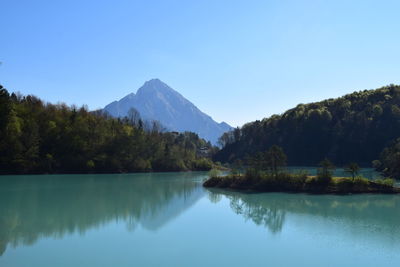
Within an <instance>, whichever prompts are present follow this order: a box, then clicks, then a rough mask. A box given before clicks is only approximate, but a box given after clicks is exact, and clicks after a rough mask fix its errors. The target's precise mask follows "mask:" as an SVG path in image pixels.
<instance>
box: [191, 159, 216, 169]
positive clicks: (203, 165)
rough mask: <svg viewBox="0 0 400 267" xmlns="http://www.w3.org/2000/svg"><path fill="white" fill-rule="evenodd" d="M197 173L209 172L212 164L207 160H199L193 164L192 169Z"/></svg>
mask: <svg viewBox="0 0 400 267" xmlns="http://www.w3.org/2000/svg"><path fill="white" fill-rule="evenodd" d="M193 169H195V170H197V171H209V170H211V169H212V163H211V161H210V160H209V159H206V158H201V159H198V160H196V161H195V162H194V168H193Z"/></svg>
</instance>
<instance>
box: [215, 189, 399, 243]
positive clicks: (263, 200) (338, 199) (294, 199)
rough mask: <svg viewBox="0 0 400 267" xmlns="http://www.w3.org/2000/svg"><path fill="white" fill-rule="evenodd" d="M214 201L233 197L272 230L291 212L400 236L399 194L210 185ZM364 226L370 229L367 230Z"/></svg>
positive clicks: (237, 207) (234, 204)
mask: <svg viewBox="0 0 400 267" xmlns="http://www.w3.org/2000/svg"><path fill="white" fill-rule="evenodd" d="M209 191H210V192H209V193H210V195H209V197H210V200H211V201H215V199H219V198H221V195H222V196H225V197H227V198H228V199H229V200H230V206H231V208H232V210H233V211H234V212H235V213H237V214H241V215H242V216H243V217H245V218H246V219H250V220H252V221H253V222H254V223H255V224H257V225H262V226H265V227H267V228H268V229H269V230H270V231H271V232H273V233H276V232H280V231H281V230H282V228H283V225H284V222H285V219H286V217H287V216H288V214H298V215H305V216H308V217H311V216H318V217H321V218H325V219H328V220H331V221H334V220H335V221H340V222H341V223H343V224H345V225H346V227H347V229H350V232H353V233H354V231H353V230H357V232H358V233H361V234H362V235H365V236H368V235H371V234H379V235H380V237H382V236H385V235H387V236H388V238H400V197H399V196H397V195H377V194H376V195H372V194H371V195H352V196H334V195H305V194H279V193H276V194H275V193H267V194H243V193H237V192H232V191H226V190H219V189H209ZM366 225H368V226H376V227H377V228H379V233H378V232H376V233H370V232H368V229H367V228H363V227H365V226H366ZM363 229H367V231H364V230H363Z"/></svg>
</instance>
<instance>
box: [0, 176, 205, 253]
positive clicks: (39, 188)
mask: <svg viewBox="0 0 400 267" xmlns="http://www.w3.org/2000/svg"><path fill="white" fill-rule="evenodd" d="M197 176H198V175H197V174H195V173H193V174H189V173H187V174H183V173H182V174H176V173H175V174H173V173H170V174H124V175H97V176H94V175H93V176H90V175H84V176H77V175H75V176H68V175H60V176H40V177H37V178H35V177H34V176H20V177H2V178H1V179H0V255H1V254H3V253H4V251H5V249H6V246H7V244H11V245H14V246H17V245H19V244H25V245H29V244H33V243H34V242H36V240H37V239H39V238H42V237H48V236H52V237H62V236H64V235H65V234H70V233H74V232H78V233H84V232H85V231H87V230H88V229H90V228H93V227H99V226H101V225H104V224H106V223H108V222H110V221H112V220H118V221H124V222H125V223H126V226H127V228H128V229H129V230H134V229H136V228H137V227H138V226H139V225H141V226H142V227H144V228H147V229H149V230H157V229H159V228H161V227H162V226H163V225H165V224H166V223H167V222H168V221H169V220H172V219H173V218H175V217H176V216H178V215H179V214H180V213H182V212H183V211H184V210H186V209H187V208H188V207H190V206H191V205H193V204H194V203H195V202H196V201H197V200H198V199H200V198H201V196H202V195H203V194H204V191H203V189H202V188H201V186H199V184H198V179H197V178H196V177H197Z"/></svg>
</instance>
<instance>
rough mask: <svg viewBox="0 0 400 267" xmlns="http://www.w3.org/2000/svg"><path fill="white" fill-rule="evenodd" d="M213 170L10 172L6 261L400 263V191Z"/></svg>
mask: <svg viewBox="0 0 400 267" xmlns="http://www.w3.org/2000/svg"><path fill="white" fill-rule="evenodd" d="M206 176H207V174H206V173H202V172H193V173H148V174H113V175H32V176H2V177H0V266H7V267H12V266H40V267H46V266H96V267H98V266H318V267H321V266H363V267H364V266H374V267H376V266H398V264H399V262H400V196H397V195H349V196H332V195H326V196H319V195H306V194H281V193H263V194H244V193H237V192H232V191H223V190H215V189H214V190H208V189H205V188H203V187H202V185H201V184H202V182H203V180H204V179H205V178H206Z"/></svg>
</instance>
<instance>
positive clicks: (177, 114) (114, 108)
mask: <svg viewBox="0 0 400 267" xmlns="http://www.w3.org/2000/svg"><path fill="white" fill-rule="evenodd" d="M131 108H134V109H136V110H137V111H138V112H139V113H140V116H141V117H142V118H143V119H144V120H152V121H154V120H155V121H159V122H160V123H161V124H162V125H163V126H164V127H166V128H167V129H168V130H169V131H177V132H184V131H190V132H194V133H197V134H198V135H199V136H200V137H201V138H204V139H206V140H209V141H211V142H212V143H213V144H216V143H217V141H218V138H219V137H220V136H221V135H222V134H223V133H224V132H227V131H229V130H231V129H232V127H231V126H229V125H228V124H227V123H225V122H222V123H217V122H215V121H214V120H213V119H212V118H211V117H210V116H208V115H207V114H205V113H203V112H202V111H201V110H199V109H198V108H197V107H196V106H195V105H194V104H192V103H191V102H190V101H189V100H187V99H186V98H184V97H183V96H182V95H181V94H179V93H178V92H177V91H175V90H174V89H172V88H171V87H169V86H168V85H166V84H165V83H163V82H162V81H160V80H159V79H152V80H150V81H147V82H145V83H144V85H143V86H142V87H140V88H139V90H138V91H137V93H136V94H134V93H131V94H129V95H127V96H125V97H124V98H122V99H121V100H119V101H114V102H112V103H110V104H109V105H107V106H105V108H104V111H106V112H108V113H109V114H110V115H111V116H114V117H124V116H127V115H128V112H129V110H130V109H131Z"/></svg>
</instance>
